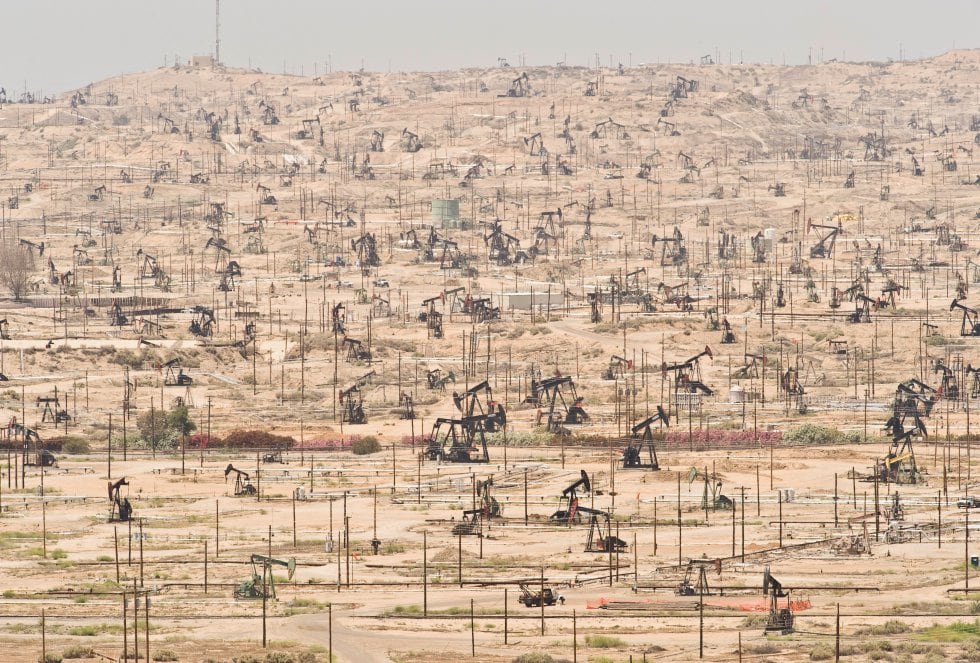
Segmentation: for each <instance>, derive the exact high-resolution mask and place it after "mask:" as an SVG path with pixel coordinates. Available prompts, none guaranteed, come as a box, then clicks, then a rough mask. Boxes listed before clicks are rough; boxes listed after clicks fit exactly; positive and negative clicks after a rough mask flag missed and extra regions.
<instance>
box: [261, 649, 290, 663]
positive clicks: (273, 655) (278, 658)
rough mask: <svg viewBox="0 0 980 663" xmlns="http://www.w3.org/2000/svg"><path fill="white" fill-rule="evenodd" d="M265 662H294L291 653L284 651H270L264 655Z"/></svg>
mask: <svg viewBox="0 0 980 663" xmlns="http://www.w3.org/2000/svg"><path fill="white" fill-rule="evenodd" d="M265 663H295V662H294V660H293V655H292V654H290V653H288V652H284V651H270V652H269V653H268V654H266V655H265Z"/></svg>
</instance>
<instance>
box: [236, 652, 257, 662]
mask: <svg viewBox="0 0 980 663" xmlns="http://www.w3.org/2000/svg"><path fill="white" fill-rule="evenodd" d="M231 660H232V661H233V662H234V663H262V659H261V658H259V657H258V656H253V655H252V654H243V655H242V656H236V657H235V658H233V659H231Z"/></svg>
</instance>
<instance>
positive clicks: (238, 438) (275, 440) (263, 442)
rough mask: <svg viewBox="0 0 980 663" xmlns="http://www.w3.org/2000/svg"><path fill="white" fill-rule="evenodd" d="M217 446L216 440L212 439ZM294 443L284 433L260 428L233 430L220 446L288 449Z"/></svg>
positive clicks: (229, 447) (294, 441)
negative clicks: (270, 431) (269, 431)
mask: <svg viewBox="0 0 980 663" xmlns="http://www.w3.org/2000/svg"><path fill="white" fill-rule="evenodd" d="M213 442H215V446H218V444H217V440H213ZM294 444H296V440H294V439H293V438H291V437H287V436H285V435H275V434H274V433H268V432H266V431H261V430H233V431H231V432H230V433H228V434H227V435H225V437H224V439H222V440H221V444H220V446H222V447H226V448H228V449H290V448H292V446H293V445H294Z"/></svg>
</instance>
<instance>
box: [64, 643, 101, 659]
mask: <svg viewBox="0 0 980 663" xmlns="http://www.w3.org/2000/svg"><path fill="white" fill-rule="evenodd" d="M61 656H62V658H95V650H94V649H92V648H91V647H86V646H84V645H75V646H74V647H69V648H68V649H66V650H65V651H64V653H62V655H61Z"/></svg>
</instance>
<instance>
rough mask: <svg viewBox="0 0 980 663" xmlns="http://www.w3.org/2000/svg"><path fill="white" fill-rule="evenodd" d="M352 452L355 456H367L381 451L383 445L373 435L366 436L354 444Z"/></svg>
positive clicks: (352, 444)
mask: <svg viewBox="0 0 980 663" xmlns="http://www.w3.org/2000/svg"><path fill="white" fill-rule="evenodd" d="M350 450H351V452H352V453H353V454H354V455H355V456H367V455H368V454H374V453H378V452H379V451H381V443H380V442H378V438H376V437H374V436H373V435H366V436H364V437H362V438H361V439H359V440H355V441H354V442H352V443H351V445H350Z"/></svg>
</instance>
